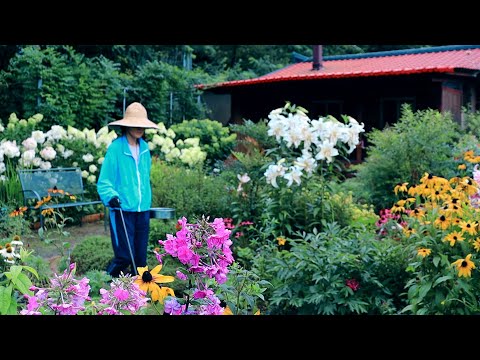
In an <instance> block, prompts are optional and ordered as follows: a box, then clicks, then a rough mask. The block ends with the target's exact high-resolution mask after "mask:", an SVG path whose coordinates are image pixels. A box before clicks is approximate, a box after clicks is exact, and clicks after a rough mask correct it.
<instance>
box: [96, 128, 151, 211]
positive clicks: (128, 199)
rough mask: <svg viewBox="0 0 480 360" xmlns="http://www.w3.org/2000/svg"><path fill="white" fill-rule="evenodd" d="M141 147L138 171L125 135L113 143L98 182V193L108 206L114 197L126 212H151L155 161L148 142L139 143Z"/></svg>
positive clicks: (141, 140)
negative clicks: (152, 168) (151, 173)
mask: <svg viewBox="0 0 480 360" xmlns="http://www.w3.org/2000/svg"><path fill="white" fill-rule="evenodd" d="M139 144H140V153H139V161H138V167H137V164H136V162H135V159H134V158H133V156H132V153H131V151H130V147H129V146H128V141H127V138H126V136H125V135H123V136H121V137H119V138H117V139H115V140H114V141H112V143H111V144H110V146H109V147H108V149H107V152H106V154H105V159H104V161H103V163H102V166H101V168H100V175H99V176H98V181H97V192H98V195H99V196H100V199H101V200H102V202H103V203H104V204H105V206H108V202H109V201H110V200H111V199H112V198H113V197H114V196H118V197H119V198H120V202H121V207H122V210H124V211H137V212H138V211H147V210H149V209H150V207H151V205H152V187H151V183H150V169H151V166H152V158H151V156H150V149H149V148H148V144H147V143H146V141H145V140H143V139H139Z"/></svg>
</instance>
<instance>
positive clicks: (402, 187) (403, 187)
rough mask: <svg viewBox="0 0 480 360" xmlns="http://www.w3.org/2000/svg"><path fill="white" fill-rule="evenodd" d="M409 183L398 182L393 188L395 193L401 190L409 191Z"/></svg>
mask: <svg viewBox="0 0 480 360" xmlns="http://www.w3.org/2000/svg"><path fill="white" fill-rule="evenodd" d="M407 185H408V182H404V183H401V184H397V185H395V187H394V188H393V192H394V193H395V195H397V193H398V192H399V191H400V192H407V191H408V189H407Z"/></svg>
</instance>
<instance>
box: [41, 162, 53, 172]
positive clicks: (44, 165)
mask: <svg viewBox="0 0 480 360" xmlns="http://www.w3.org/2000/svg"><path fill="white" fill-rule="evenodd" d="M51 168H52V164H51V163H50V161H41V162H40V169H44V170H48V169H51Z"/></svg>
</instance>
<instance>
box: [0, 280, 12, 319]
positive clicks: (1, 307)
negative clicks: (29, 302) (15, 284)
mask: <svg viewBox="0 0 480 360" xmlns="http://www.w3.org/2000/svg"><path fill="white" fill-rule="evenodd" d="M11 301H12V286H11V285H9V286H8V287H4V286H2V287H0V315H5V314H6V313H7V310H8V309H9V307H10V303H11Z"/></svg>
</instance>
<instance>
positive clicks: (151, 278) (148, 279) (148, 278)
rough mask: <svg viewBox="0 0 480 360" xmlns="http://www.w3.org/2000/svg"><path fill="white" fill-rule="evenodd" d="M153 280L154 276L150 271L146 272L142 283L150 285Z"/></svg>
mask: <svg viewBox="0 0 480 360" xmlns="http://www.w3.org/2000/svg"><path fill="white" fill-rule="evenodd" d="M152 280H153V276H152V274H150V271H144V272H143V274H142V281H143V282H146V283H148V282H150V281H152Z"/></svg>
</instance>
